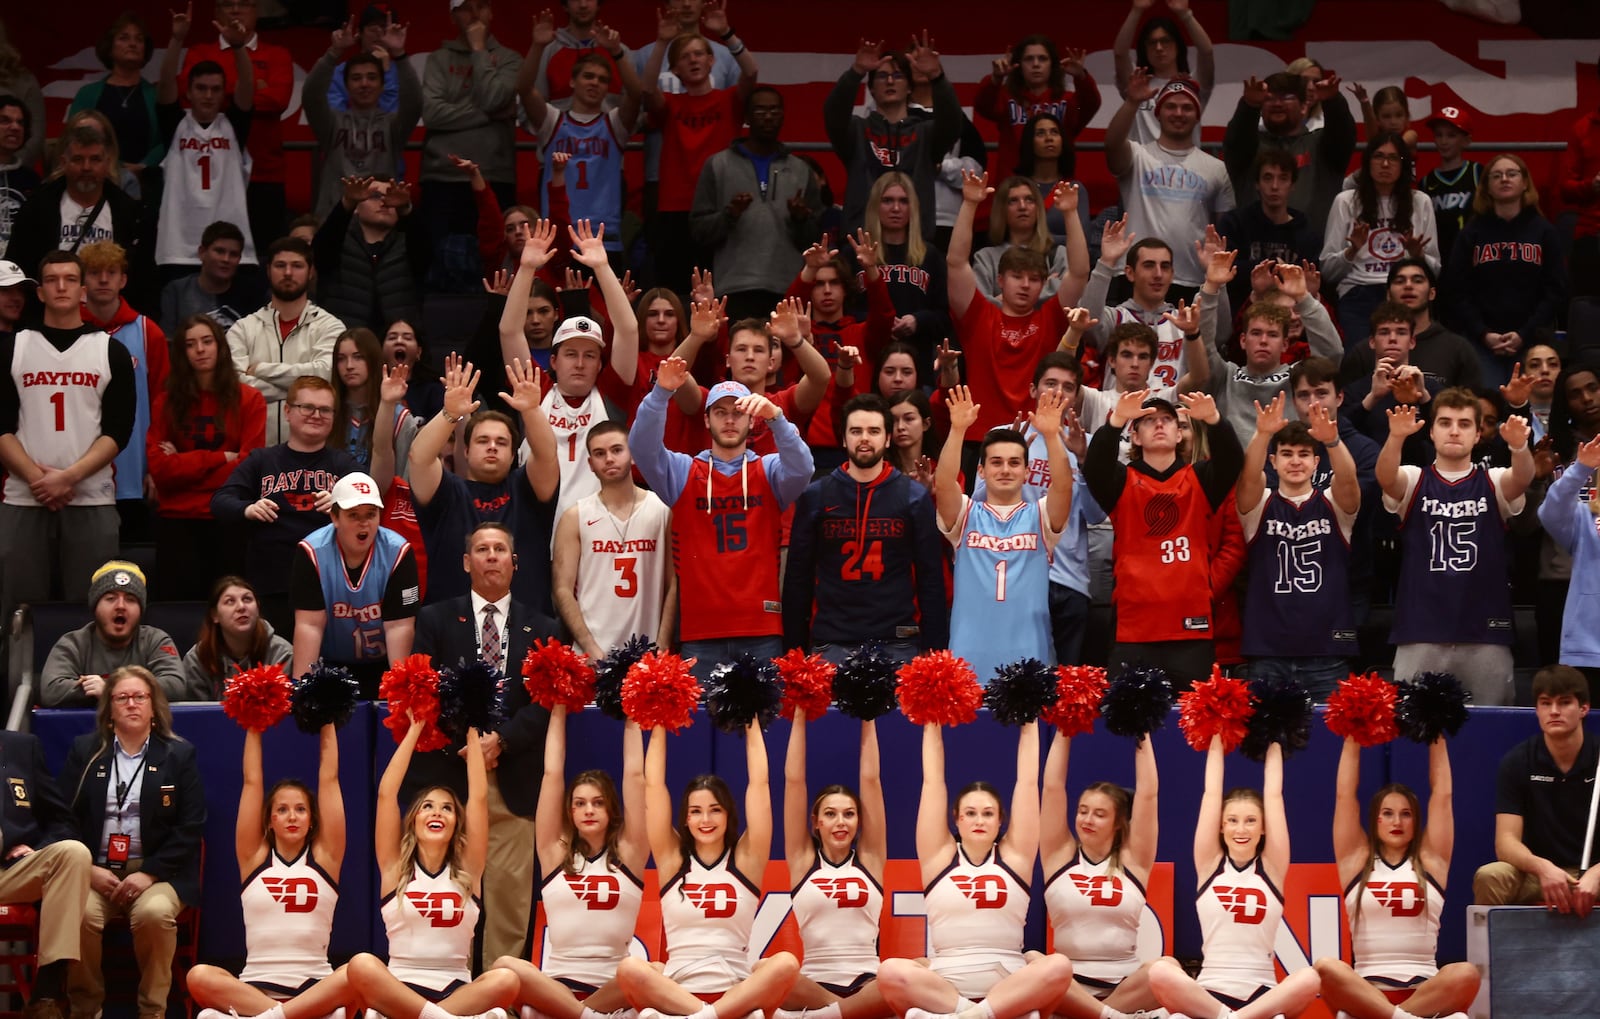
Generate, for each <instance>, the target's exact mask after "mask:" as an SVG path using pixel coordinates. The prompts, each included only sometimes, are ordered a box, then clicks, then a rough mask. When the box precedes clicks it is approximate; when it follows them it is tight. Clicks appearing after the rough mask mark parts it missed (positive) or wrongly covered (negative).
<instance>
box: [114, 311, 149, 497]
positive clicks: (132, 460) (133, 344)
mask: <svg viewBox="0 0 1600 1019" xmlns="http://www.w3.org/2000/svg"><path fill="white" fill-rule="evenodd" d="M149 321H150V320H149V319H147V318H145V317H144V316H143V315H140V316H139V317H138V318H135V319H134V320H133V321H132V322H129V323H128V324H127V325H124V326H123V327H122V328H120V329H118V330H117V331H116V332H114V333H112V334H111V335H112V336H113V337H114V338H115V339H116V341H117V342H118V343H120V344H122V345H123V346H124V347H127V348H128V353H129V354H130V355H132V357H133V388H134V391H135V393H137V394H138V401H137V402H136V403H135V404H134V410H133V432H132V434H130V435H129V436H128V444H127V446H125V447H123V450H122V452H120V453H118V454H117V458H116V459H115V460H113V461H111V463H112V465H113V467H114V469H115V472H116V479H117V498H118V499H119V500H121V499H140V500H142V499H144V472H145V460H144V437H145V435H146V434H148V433H149V431H150V364H149V362H148V361H146V360H145V358H146V357H147V356H148V355H147V354H146V352H145V324H146V323H148V322H149Z"/></svg>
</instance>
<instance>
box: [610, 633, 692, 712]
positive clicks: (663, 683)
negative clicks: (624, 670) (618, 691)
mask: <svg viewBox="0 0 1600 1019" xmlns="http://www.w3.org/2000/svg"><path fill="white" fill-rule="evenodd" d="M694 663H695V660H694V659H693V658H688V659H685V658H680V657H679V656H678V655H675V654H673V653H672V652H670V651H651V652H649V653H648V654H646V655H645V656H644V657H643V658H641V659H639V660H638V661H637V662H634V663H633V665H631V666H629V668H628V675H627V678H626V679H624V680H623V681H622V710H623V712H624V713H625V714H626V715H627V716H628V717H629V718H631V719H633V721H635V722H637V723H638V725H639V728H641V729H654V728H655V727H656V726H663V727H665V728H666V729H669V730H671V731H672V732H677V731H678V730H679V729H685V728H688V726H689V723H690V722H693V721H694V709H695V706H696V705H698V704H699V703H700V681H699V680H697V679H695V678H694V675H693V673H691V672H690V671H689V667H690V666H692V665H693V664H694Z"/></svg>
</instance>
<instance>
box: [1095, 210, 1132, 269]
mask: <svg viewBox="0 0 1600 1019" xmlns="http://www.w3.org/2000/svg"><path fill="white" fill-rule="evenodd" d="M1137 236H1138V234H1135V233H1134V232H1133V231H1132V230H1129V229H1128V214H1127V213H1123V214H1122V218H1121V219H1118V220H1112V221H1111V222H1108V223H1107V224H1106V225H1105V227H1104V228H1103V229H1101V231H1100V261H1102V262H1104V263H1105V264H1106V265H1109V266H1111V267H1112V268H1121V267H1122V263H1123V262H1124V261H1125V260H1126V259H1127V257H1128V251H1129V249H1131V248H1132V247H1133V240H1134V238H1135V237H1137Z"/></svg>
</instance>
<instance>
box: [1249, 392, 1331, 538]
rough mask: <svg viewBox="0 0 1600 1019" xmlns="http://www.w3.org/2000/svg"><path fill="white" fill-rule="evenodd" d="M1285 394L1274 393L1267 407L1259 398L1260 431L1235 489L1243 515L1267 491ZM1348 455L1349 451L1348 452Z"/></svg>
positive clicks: (1257, 424)
mask: <svg viewBox="0 0 1600 1019" xmlns="http://www.w3.org/2000/svg"><path fill="white" fill-rule="evenodd" d="M1283 403H1284V394H1282V393H1279V394H1278V395H1277V396H1274V397H1273V398H1272V399H1271V401H1269V402H1268V403H1267V405H1266V406H1265V407H1263V406H1261V401H1260V400H1257V401H1256V431H1255V434H1254V435H1252V436H1250V444H1249V445H1247V446H1245V448H1244V467H1243V468H1242V469H1241V470H1240V471H1239V480H1238V482H1237V483H1236V484H1235V485H1234V488H1233V500H1234V505H1235V506H1237V507H1238V509H1239V515H1240V516H1243V515H1245V514H1246V513H1249V512H1251V511H1252V510H1254V509H1255V508H1256V507H1257V506H1260V505H1261V500H1262V499H1263V498H1265V497H1266V493H1267V473H1266V467H1267V447H1268V446H1270V445H1271V444H1272V437H1273V436H1274V435H1277V434H1278V432H1279V431H1281V430H1282V429H1283V426H1284V423H1285V422H1284V420H1283ZM1346 455H1348V453H1347V454H1346Z"/></svg>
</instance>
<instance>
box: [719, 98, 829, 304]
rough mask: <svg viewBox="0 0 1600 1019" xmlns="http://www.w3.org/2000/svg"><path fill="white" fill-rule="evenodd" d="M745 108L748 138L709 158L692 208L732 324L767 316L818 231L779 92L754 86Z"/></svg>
mask: <svg viewBox="0 0 1600 1019" xmlns="http://www.w3.org/2000/svg"><path fill="white" fill-rule="evenodd" d="M744 109H745V119H746V120H748V121H749V122H750V134H749V136H748V137H745V138H738V139H735V140H734V142H733V144H732V145H730V146H728V147H727V148H726V149H723V150H722V151H721V152H718V153H717V154H716V155H714V156H712V157H711V158H710V159H708V160H706V165H705V167H704V168H703V169H702V170H701V171H700V183H699V186H698V187H697V188H696V189H695V193H694V206H693V208H692V209H691V210H690V212H689V230H690V232H691V233H692V234H693V235H694V240H695V243H696V244H699V245H702V246H703V247H706V248H710V249H712V250H713V252H714V255H713V261H712V269H713V272H714V278H715V279H716V281H717V293H718V294H719V295H723V296H726V297H727V298H728V308H727V312H728V317H729V319H730V320H732V321H735V322H737V321H738V320H740V319H743V318H751V317H764V316H766V315H767V314H769V313H770V312H771V311H772V309H773V307H774V306H775V305H776V304H777V303H778V301H779V300H781V299H782V297H783V293H784V291H785V290H786V289H787V288H788V286H789V281H790V280H792V279H794V275H795V273H797V272H799V271H800V269H801V266H802V265H803V260H802V258H801V254H800V253H801V252H803V251H805V249H806V248H809V247H810V246H811V245H813V244H815V243H816V242H817V239H818V238H819V237H821V236H822V227H821V220H820V218H819V217H818V213H819V212H820V211H821V208H822V198H821V196H820V195H819V194H818V193H817V184H816V181H815V180H814V179H813V178H812V176H811V168H810V167H809V166H808V165H806V163H804V162H803V161H801V160H800V159H799V158H798V157H796V156H792V155H790V154H789V150H788V149H787V148H786V147H785V146H784V144H783V143H782V142H780V141H779V140H778V135H779V134H780V133H781V132H782V131H783V95H782V93H780V92H779V91H778V90H777V89H775V88H773V87H772V86H770V85H759V86H757V87H756V88H755V89H753V90H752V91H751V93H750V98H749V99H748V100H747V101H746V102H745V107H744Z"/></svg>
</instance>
